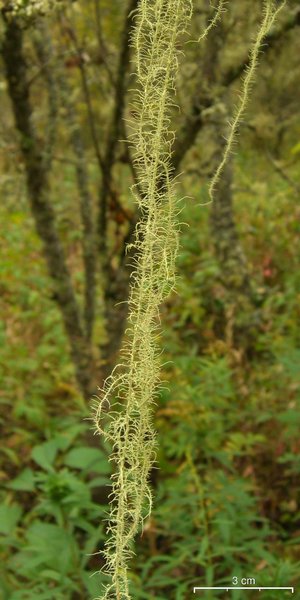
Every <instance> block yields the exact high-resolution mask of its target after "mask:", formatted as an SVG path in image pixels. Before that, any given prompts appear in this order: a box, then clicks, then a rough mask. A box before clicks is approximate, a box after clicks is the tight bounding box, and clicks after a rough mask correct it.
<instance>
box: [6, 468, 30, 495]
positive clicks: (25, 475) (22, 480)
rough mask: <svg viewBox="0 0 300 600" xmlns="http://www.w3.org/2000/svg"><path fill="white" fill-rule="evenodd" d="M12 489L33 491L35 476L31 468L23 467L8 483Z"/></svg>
mask: <svg viewBox="0 0 300 600" xmlns="http://www.w3.org/2000/svg"><path fill="white" fill-rule="evenodd" d="M8 487H9V488H10V489H12V490H20V491H21V492H33V491H34V490H35V476H34V472H33V471H32V469H24V471H22V472H21V473H20V475H18V476H17V477H16V478H15V479H13V481H11V482H10V483H9V484H8Z"/></svg>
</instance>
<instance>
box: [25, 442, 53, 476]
mask: <svg viewBox="0 0 300 600" xmlns="http://www.w3.org/2000/svg"><path fill="white" fill-rule="evenodd" d="M57 450H58V447H57V442H56V440H50V441H49V442H44V443H43V444H40V445H39V446H35V448H33V450H32V453H31V457H32V458H33V460H34V461H35V462H36V463H37V464H38V465H39V466H40V467H42V469H45V470H46V471H49V470H52V468H53V463H54V460H55V457H56V454H57Z"/></svg>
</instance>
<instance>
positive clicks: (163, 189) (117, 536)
mask: <svg viewBox="0 0 300 600" xmlns="http://www.w3.org/2000/svg"><path fill="white" fill-rule="evenodd" d="M190 14H191V4H190V3H189V1H187V0H173V1H172V2H169V1H166V0H151V2H150V0H141V2H140V5H139V9H138V14H137V22H136V27H135V34H134V38H133V46H134V48H135V51H136V64H137V80H138V91H137V93H136V101H135V104H134V107H133V111H134V114H135V115H136V116H135V122H134V124H133V127H134V133H133V135H132V143H133V147H134V151H135V165H136V168H137V171H138V175H139V189H140V190H142V195H141V196H136V199H137V202H138V203H139V206H140V209H141V213H142V218H141V221H140V223H139V224H138V227H137V236H136V241H135V246H136V250H137V258H136V260H135V270H134V273H133V278H132V285H131V293H130V298H129V318H128V329H127V332H126V339H127V342H126V344H125V345H124V347H123V350H122V364H120V365H118V368H117V369H116V370H115V371H114V373H113V374H112V376H111V377H110V378H109V379H108V380H107V382H106V385H105V388H104V391H103V394H102V397H101V400H100V402H99V404H97V406H96V410H95V424H96V428H97V430H98V431H99V432H101V433H103V434H104V436H106V438H107V439H108V440H110V441H111V443H112V445H113V454H112V457H111V459H112V460H113V461H114V462H115V464H116V472H115V474H114V475H113V478H112V503H111V511H110V516H109V530H108V533H109V539H108V542H107V544H106V549H105V552H104V554H105V558H106V572H107V573H108V574H109V575H110V577H111V583H110V584H109V585H108V586H107V588H106V589H105V591H104V595H103V596H102V598H105V599H108V598H109V599H111V598H117V599H118V600H125V599H126V600H127V599H129V598H130V594H129V589H128V577H127V569H128V559H129V558H130V557H131V556H132V552H133V548H132V542H133V539H134V536H135V535H136V533H137V532H138V530H139V527H140V526H142V523H143V520H144V519H145V517H146V516H147V515H148V514H149V513H150V510H151V490H150V487H149V483H148V478H149V471H150V468H151V466H152V465H153V462H154V460H155V444H156V442H155V432H154V429H153V424H152V412H153V402H154V401H155V397H156V391H157V387H158V383H159V366H160V361H159V355H158V350H157V339H156V338H157V335H158V333H159V331H158V328H159V305H160V304H161V302H162V301H163V300H164V299H165V298H166V297H167V295H168V294H169V292H170V291H171V290H172V288H173V286H174V281H175V259H176V254H177V249H178V224H177V213H178V206H177V201H176V197H175V193H174V185H173V184H172V182H171V180H170V173H169V170H170V169H169V161H170V153H171V141H172V132H170V116H169V113H170V107H171V105H172V102H173V100H172V96H173V90H174V87H175V77H176V72H177V67H178V54H179V50H178V47H177V46H178V38H179V36H180V35H181V34H182V32H183V31H184V30H185V28H186V25H187V22H188V19H189V17H190ZM114 396H115V397H117V398H119V403H120V410H118V411H111V412H110V416H111V421H110V424H109V427H108V429H106V431H103V430H102V428H101V407H102V405H103V403H104V402H106V401H107V399H110V398H113V397H114Z"/></svg>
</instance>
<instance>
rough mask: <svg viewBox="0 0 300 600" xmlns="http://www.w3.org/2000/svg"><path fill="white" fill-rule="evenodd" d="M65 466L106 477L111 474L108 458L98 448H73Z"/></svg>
mask: <svg viewBox="0 0 300 600" xmlns="http://www.w3.org/2000/svg"><path fill="white" fill-rule="evenodd" d="M64 463H65V465H67V466H68V467H72V468H73V469H83V470H92V471H97V472H98V473H101V474H102V475H106V474H108V473H110V472H111V467H110V464H109V462H108V460H107V457H106V456H105V455H104V454H103V452H102V451H101V450H98V449H97V448H89V447H86V446H82V447H80V448H73V449H72V450H70V452H68V454H67V455H66V457H65V460H64Z"/></svg>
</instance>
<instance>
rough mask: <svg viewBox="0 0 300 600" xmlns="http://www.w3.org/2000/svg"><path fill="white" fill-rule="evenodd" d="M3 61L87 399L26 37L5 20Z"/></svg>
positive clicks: (78, 326)
mask: <svg viewBox="0 0 300 600" xmlns="http://www.w3.org/2000/svg"><path fill="white" fill-rule="evenodd" d="M4 20H5V32H4V40H3V44H2V56H3V61H4V67H5V73H6V78H7V84H8V93H9V96H10V99H11V103H12V108H13V113H14V118H15V123H16V128H17V130H18V132H19V134H20V146H21V151H22V154H23V159H24V163H25V169H26V182H27V191H28V197H29V201H30V205H31V210H32V214H33V218H34V221H35V227H36V231H37V233H38V235H39V237H40V239H41V241H42V243H43V249H44V254H45V258H46V262H47V267H48V271H49V275H50V277H51V280H52V282H53V284H54V298H55V300H56V302H57V304H58V306H59V308H60V311H61V314H62V317H63V321H64V326H65V330H66V333H67V336H68V340H69V343H70V348H71V356H72V359H73V362H74V365H75V371H76V378H77V381H78V384H79V387H80V389H81V391H82V393H83V395H84V396H85V397H86V398H88V397H89V396H90V394H91V393H92V392H93V391H94V386H93V380H94V377H93V360H92V354H91V349H90V346H89V344H88V342H87V340H86V336H85V332H84V327H83V325H82V323H81V318H80V311H79V307H78V303H77V299H76V296H75V291H74V288H73V285H72V280H71V275H70V272H69V269H68V267H67V263H66V257H65V253H64V250H63V247H62V244H61V242H60V239H59V236H58V233H57V227H56V219H55V214H54V211H53V207H52V204H51V201H50V195H49V194H50V190H49V181H48V172H47V169H46V167H47V160H45V155H44V153H43V147H42V144H41V142H40V140H39V139H38V136H37V134H36V132H35V129H34V126H33V123H32V107H31V102H30V96H29V86H28V82H27V64H26V60H25V58H24V51H23V32H22V29H21V27H20V25H19V23H18V21H17V20H16V19H15V18H12V17H9V18H6V16H5V13H4Z"/></svg>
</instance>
